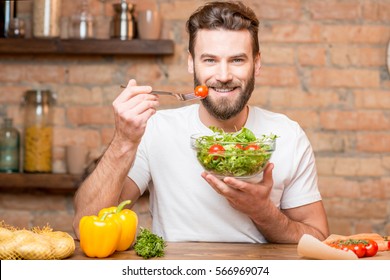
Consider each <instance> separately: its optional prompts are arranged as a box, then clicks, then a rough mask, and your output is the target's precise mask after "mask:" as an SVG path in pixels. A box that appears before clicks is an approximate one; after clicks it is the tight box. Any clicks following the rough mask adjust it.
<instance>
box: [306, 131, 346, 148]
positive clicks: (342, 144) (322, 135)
mask: <svg viewBox="0 0 390 280" xmlns="http://www.w3.org/2000/svg"><path fill="white" fill-rule="evenodd" d="M307 136H308V137H309V140H310V141H311V144H312V146H313V150H314V151H315V152H339V153H340V152H344V151H345V150H346V149H347V140H346V139H345V138H346V136H342V135H340V133H339V134H337V135H335V134H334V133H333V132H328V133H326V132H313V133H307Z"/></svg>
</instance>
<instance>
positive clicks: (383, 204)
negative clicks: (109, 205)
mask: <svg viewBox="0 0 390 280" xmlns="http://www.w3.org/2000/svg"><path fill="white" fill-rule="evenodd" d="M45 1H49V0H30V1H28V0H25V1H16V2H17V7H16V12H15V14H14V15H13V17H17V19H18V20H13V21H12V23H13V25H12V27H11V28H12V30H11V31H9V32H8V33H7V34H5V36H3V37H6V38H1V39H0V119H1V120H0V121H1V123H2V122H3V119H4V118H12V120H13V126H14V127H15V128H16V129H17V130H18V131H19V133H20V142H21V155H20V157H21V158H22V157H23V155H24V151H23V149H24V145H23V141H24V140H23V139H24V128H25V125H26V121H25V109H26V106H25V105H22V99H23V97H24V96H25V95H26V92H27V91H35V92H37V91H38V92H39V91H42V90H47V91H49V92H50V94H52V95H53V97H54V98H55V104H54V103H53V104H52V105H51V107H52V110H53V117H52V120H53V140H52V165H51V170H50V171H49V172H48V173H47V174H43V177H40V176H42V174H34V173H32V174H31V173H29V174H26V173H25V172H24V171H23V170H24V167H23V159H21V160H20V163H19V166H20V169H19V173H17V174H15V173H11V174H9V173H4V172H3V173H0V220H4V221H5V222H6V223H8V224H11V225H14V226H19V227H31V226H44V225H46V224H47V223H49V224H50V225H51V226H52V227H53V228H55V229H56V230H63V231H68V232H70V233H71V232H72V228H71V225H72V217H73V202H72V197H73V194H74V191H75V189H76V188H77V184H78V183H79V182H80V180H81V178H82V176H81V175H69V174H68V173H69V171H68V168H67V164H66V149H67V147H68V146H76V145H83V146H86V147H87V148H88V150H89V155H88V161H89V162H91V161H92V160H94V159H96V158H97V157H98V156H99V155H100V154H101V153H102V151H104V149H105V147H106V146H107V145H108V144H109V142H110V140H111V137H112V135H113V132H114V124H113V113H112V107H111V104H112V102H113V100H114V99H115V98H116V96H117V95H118V94H119V93H120V92H121V89H120V85H121V84H126V83H127V81H128V80H129V79H130V78H135V79H136V80H137V82H138V84H144V85H151V86H153V88H155V89H160V90H172V91H176V92H187V91H189V90H191V88H192V86H193V77H192V75H191V74H189V73H187V39H188V37H187V33H186V31H185V22H186V20H187V18H188V16H189V15H190V13H191V12H192V11H194V10H195V9H196V8H197V7H198V6H199V5H201V4H203V3H205V2H206V1H194V0H155V1H153V0H149V1H146V0H139V1H135V0H133V1H127V4H128V5H129V7H130V8H131V9H130V8H129V10H128V11H127V12H126V14H127V16H128V20H131V26H132V28H133V29H131V28H130V29H131V30H128V31H126V33H125V36H127V37H125V38H118V37H119V33H118V32H119V31H115V32H116V34H113V32H114V31H113V30H112V29H110V22H111V21H112V20H113V19H115V17H118V13H120V11H117V10H115V9H114V4H118V3H120V1H119V0H88V1H68V0H66V1H65V0H62V1H59V0H51V1H49V2H61V3H60V4H61V8H60V9H58V10H57V12H58V13H59V14H57V15H54V16H56V17H57V18H58V20H59V21H58V22H59V23H58V25H57V28H58V30H56V29H55V27H53V26H52V25H50V26H49V30H48V31H44V29H42V30H41V31H42V32H43V33H42V32H41V33H39V31H38V29H39V26H40V24H42V23H40V22H39V17H38V18H37V16H36V13H38V12H35V15H34V11H35V10H34V7H33V5H34V4H35V5H39V4H42V2H45ZM3 2H4V1H0V3H2V5H3ZM11 2H12V1H11ZM244 2H245V3H247V4H249V5H250V6H251V7H252V8H253V9H254V11H255V12H256V13H257V15H258V16H259V18H260V20H261V28H260V34H259V38H260V47H261V52H262V70H261V75H260V77H259V78H258V79H257V82H256V89H255V92H254V93H253V97H252V99H251V104H253V105H257V106H260V107H263V108H265V109H269V110H273V111H276V112H281V113H284V114H286V115H287V116H289V117H290V118H291V119H293V120H296V121H297V122H299V123H300V124H301V126H302V127H303V129H304V130H305V131H306V133H307V135H308V137H309V139H310V140H311V143H312V145H313V148H314V151H315V154H316V160H317V168H318V174H319V185H320V190H321V192H322V195H323V199H324V203H325V208H326V211H327V214H328V219H329V224H330V229H331V232H332V233H338V234H353V233H360V232H372V231H373V232H378V233H380V234H385V235H390V110H389V109H390V74H389V69H388V65H387V61H388V60H389V58H388V57H389V55H390V54H388V44H389V39H390V1H388V0H329V1H322V0H311V1H309V0H278V1H274V0H247V1H244ZM37 3H38V4H37ZM52 7H53V6H52ZM146 10H152V11H158V12H159V16H160V18H161V26H160V28H161V30H159V31H156V30H155V29H156V28H157V29H158V28H159V27H158V26H157V27H156V26H154V27H150V28H149V29H148V27H146V29H144V31H143V32H144V33H145V32H148V31H149V32H152V31H153V32H154V33H156V32H157V33H158V37H155V36H156V35H150V34H149V35H150V36H152V37H144V38H148V39H152V40H155V41H152V43H150V44H145V45H142V42H145V41H144V40H145V39H144V38H141V37H142V35H141V34H140V30H139V26H138V25H139V23H140V22H139V19H140V18H138V15H140V14H142V11H146ZM40 12H42V13H44V12H47V11H42V10H41V11H40ZM51 12H53V11H51ZM41 18H42V16H41ZM15 24H16V29H17V31H15V30H14V29H15ZM34 24H36V25H37V26H38V27H36V30H35V31H34V30H33V28H32V27H33V26H34ZM51 24H56V23H55V22H52V23H51ZM129 26H130V25H128V26H127V27H129ZM42 28H43V27H42ZM151 29H153V30H151ZM145 30H146V31H145ZM122 31H123V30H122ZM44 32H48V33H47V34H46V35H45V34H44ZM115 32H114V33H115ZM153 32H152V33H153ZM34 33H35V34H34ZM42 34H43V35H42ZM149 35H148V36H149ZM144 36H145V35H144ZM153 36H154V37H153ZM15 37H16V38H15ZM18 37H19V38H18ZM20 37H21V38H20ZM42 37H44V38H42ZM45 37H46V38H45ZM114 37H115V38H114ZM15 40H16V41H15ZM29 40H33V41H34V40H35V41H37V40H46V41H45V42H46V44H47V42H54V43H55V44H54V47H53V49H54V50H48V51H45V53H41V52H39V44H37V43H36V42H35V43H34V44H33V42H32V41H29ZM69 40H70V41H72V40H73V41H75V40H79V41H80V42H81V43H82V42H87V41H88V40H99V42H101V44H99V43H96V44H92V45H88V46H89V48H90V52H89V51H81V53H77V50H80V49H81V48H82V45H78V43H77V41H76V42H74V43H72V44H71V47H70V48H71V51H63V49H61V46H62V45H61V43H66V42H67V41H69ZM11 41H12V44H11V43H8V42H11ZM118 41H132V42H129V45H120V46H118V45H116V43H115V42H118ZM29 42H30V43H29ZM107 42H108V44H107ZM110 42H111V43H112V45H113V46H114V47H113V48H110V47H108V46H110ZM137 42H138V43H141V45H142V46H143V47H142V49H143V51H144V53H142V52H135V51H134V53H132V49H131V48H133V47H134V48H139V45H137V44H138V43H137ZM132 43H136V45H134V46H133V45H132ZM9 44H11V45H9ZM102 44H103V45H102ZM58 46H60V47H58ZM118 48H119V49H121V51H119V52H117V50H118ZM127 48H128V49H127ZM149 48H150V50H149ZM110 51H111V52H112V53H110ZM99 52H100V53H99ZM160 100H161V104H162V105H161V109H164V108H173V107H178V106H181V105H183V104H181V103H178V102H177V101H175V99H173V98H160ZM31 175H32V176H31ZM34 175H36V176H35V177H34ZM35 178H36V179H35ZM34 180H35V181H34ZM24 184H25V185H24ZM57 185H61V186H62V187H59V188H60V190H59V191H58V192H57V191H56V186H57ZM69 185H71V187H69ZM61 188H63V189H65V190H62V189H61ZM135 210H136V212H137V213H138V214H139V217H140V224H141V225H142V226H149V225H150V216H149V214H148V203H147V195H145V196H144V198H143V199H142V200H141V201H140V203H139V204H138V205H137V206H136V208H135Z"/></svg>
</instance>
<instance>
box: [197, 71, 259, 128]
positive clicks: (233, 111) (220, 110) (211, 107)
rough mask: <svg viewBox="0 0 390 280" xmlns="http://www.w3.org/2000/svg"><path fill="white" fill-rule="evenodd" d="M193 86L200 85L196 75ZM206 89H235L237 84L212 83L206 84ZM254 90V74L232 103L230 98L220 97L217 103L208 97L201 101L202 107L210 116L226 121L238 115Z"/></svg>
mask: <svg viewBox="0 0 390 280" xmlns="http://www.w3.org/2000/svg"><path fill="white" fill-rule="evenodd" d="M194 84H195V86H197V85H200V84H201V83H200V82H199V80H198V79H197V77H196V74H194ZM206 85H207V86H208V87H214V88H234V87H237V84H235V83H234V82H227V83H221V82H217V83H213V84H206ZM254 88H255V77H254V73H253V74H252V76H251V77H250V79H249V80H248V84H247V85H246V87H245V88H242V89H241V93H240V94H239V96H238V98H237V99H235V100H234V102H232V101H231V100H230V98H227V97H220V98H218V101H216V100H212V99H211V98H210V97H209V96H208V97H206V98H203V99H201V102H202V104H203V106H204V107H205V108H206V110H207V112H209V114H211V115H212V116H213V117H215V118H217V119H219V120H223V121H224V120H228V119H230V118H232V117H234V116H236V115H237V114H238V113H240V112H241V111H242V110H243V109H244V108H245V106H246V105H247V103H248V101H249V99H250V98H251V95H252V92H253V90H254Z"/></svg>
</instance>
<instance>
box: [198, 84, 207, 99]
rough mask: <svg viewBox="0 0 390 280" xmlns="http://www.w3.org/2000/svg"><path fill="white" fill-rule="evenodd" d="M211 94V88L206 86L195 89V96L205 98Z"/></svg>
mask: <svg viewBox="0 0 390 280" xmlns="http://www.w3.org/2000/svg"><path fill="white" fill-rule="evenodd" d="M208 94H209V88H208V87H207V86H205V85H200V86H197V87H196V88H195V96H198V97H200V98H205V97H206V96H207V95H208Z"/></svg>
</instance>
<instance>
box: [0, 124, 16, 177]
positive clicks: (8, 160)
mask: <svg viewBox="0 0 390 280" xmlns="http://www.w3.org/2000/svg"><path fill="white" fill-rule="evenodd" d="M19 141H20V134H19V131H18V130H17V129H16V128H15V127H13V122H12V119H11V118H5V119H4V124H3V127H2V128H1V129H0V172H6V173H12V172H19Z"/></svg>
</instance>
